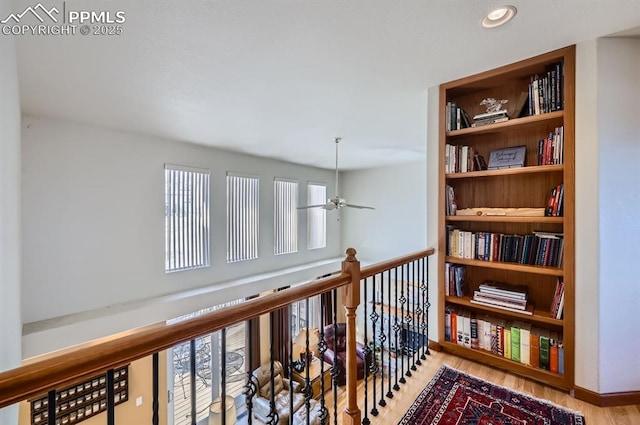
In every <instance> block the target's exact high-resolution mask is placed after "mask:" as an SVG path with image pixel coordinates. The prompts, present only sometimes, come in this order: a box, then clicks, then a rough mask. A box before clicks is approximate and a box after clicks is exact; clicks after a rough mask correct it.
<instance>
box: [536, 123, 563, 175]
mask: <svg viewBox="0 0 640 425" xmlns="http://www.w3.org/2000/svg"><path fill="white" fill-rule="evenodd" d="M556 164H564V126H562V125H561V126H560V127H556V128H555V129H554V130H553V131H551V132H549V135H548V136H547V137H545V138H544V139H540V140H538V165H556Z"/></svg>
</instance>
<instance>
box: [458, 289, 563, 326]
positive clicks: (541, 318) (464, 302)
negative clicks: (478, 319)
mask: <svg viewBox="0 0 640 425" xmlns="http://www.w3.org/2000/svg"><path fill="white" fill-rule="evenodd" d="M445 301H446V302H447V303H449V304H455V305H459V306H462V307H466V308H470V309H475V310H482V311H487V312H491V313H498V314H506V315H517V316H520V317H521V318H522V319H523V320H530V321H532V322H537V323H543V324H547V325H553V326H562V320H561V319H554V318H552V317H551V316H550V315H549V312H547V311H543V310H536V309H535V308H534V310H533V315H532V316H530V315H527V314H518V313H513V312H511V311H508V310H503V309H500V308H494V307H489V306H485V305H480V304H473V303H472V302H471V297H462V298H459V297H454V296H448V297H446V298H445Z"/></svg>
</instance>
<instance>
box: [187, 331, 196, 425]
mask: <svg viewBox="0 0 640 425" xmlns="http://www.w3.org/2000/svg"><path fill="white" fill-rule="evenodd" d="M189 369H190V370H189V376H190V382H189V384H190V385H189V389H190V391H191V400H190V401H191V425H196V422H197V420H196V414H197V413H196V401H197V400H196V340H195V339H192V340H191V341H189Z"/></svg>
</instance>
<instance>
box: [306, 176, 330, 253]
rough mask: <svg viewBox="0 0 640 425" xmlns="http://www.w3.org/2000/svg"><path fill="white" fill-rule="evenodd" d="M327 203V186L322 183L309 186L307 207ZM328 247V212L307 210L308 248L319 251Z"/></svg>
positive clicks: (314, 209)
mask: <svg viewBox="0 0 640 425" xmlns="http://www.w3.org/2000/svg"><path fill="white" fill-rule="evenodd" d="M326 202H327V186H326V185H324V184H321V183H309V184H307V205H320V204H324V203H326ZM325 246H327V210H325V209H323V208H309V209H308V210H307V248H308V249H317V248H324V247H325Z"/></svg>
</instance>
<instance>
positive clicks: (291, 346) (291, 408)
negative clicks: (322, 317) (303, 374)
mask: <svg viewBox="0 0 640 425" xmlns="http://www.w3.org/2000/svg"><path fill="white" fill-rule="evenodd" d="M289 322H290V323H289V333H290V335H291V336H292V338H289V389H290V391H291V393H290V394H292V392H293V320H289ZM283 368H284V366H283ZM289 412H292V414H290V415H289V424H290V425H293V396H290V397H289Z"/></svg>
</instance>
